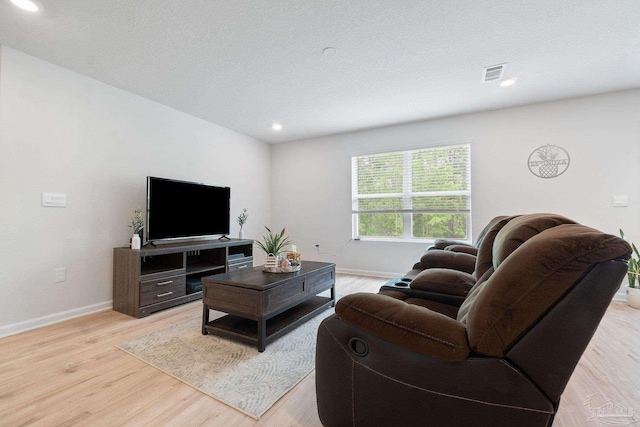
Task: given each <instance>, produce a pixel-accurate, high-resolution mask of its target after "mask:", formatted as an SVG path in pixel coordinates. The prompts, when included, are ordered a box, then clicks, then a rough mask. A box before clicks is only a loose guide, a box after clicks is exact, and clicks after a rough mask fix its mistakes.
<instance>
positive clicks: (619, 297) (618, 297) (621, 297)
mask: <svg viewBox="0 0 640 427" xmlns="http://www.w3.org/2000/svg"><path fill="white" fill-rule="evenodd" d="M613 301H627V292H626V291H620V290H619V291H618V292H616V294H615V295H614V296H613Z"/></svg>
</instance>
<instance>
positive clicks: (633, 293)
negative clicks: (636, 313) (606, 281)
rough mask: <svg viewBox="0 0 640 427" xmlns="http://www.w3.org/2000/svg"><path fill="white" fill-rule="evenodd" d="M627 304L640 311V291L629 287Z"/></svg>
mask: <svg viewBox="0 0 640 427" xmlns="http://www.w3.org/2000/svg"><path fill="white" fill-rule="evenodd" d="M627 302H628V303H629V305H630V306H631V307H633V308H638V309H640V289H639V288H630V287H628V286H627Z"/></svg>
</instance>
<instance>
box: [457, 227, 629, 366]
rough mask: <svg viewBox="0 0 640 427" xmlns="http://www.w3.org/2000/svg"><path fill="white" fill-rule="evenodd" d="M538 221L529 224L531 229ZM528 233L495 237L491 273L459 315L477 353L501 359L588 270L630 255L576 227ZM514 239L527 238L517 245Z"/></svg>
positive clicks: (614, 240)
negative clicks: (493, 265) (492, 269)
mask: <svg viewBox="0 0 640 427" xmlns="http://www.w3.org/2000/svg"><path fill="white" fill-rule="evenodd" d="M556 220H557V221H559V222H562V221H564V220H562V219H558V218H556ZM539 221H540V218H534V219H533V222H534V224H535V223H539ZM552 222H553V221H550V222H548V223H552ZM525 224H526V222H523V223H521V224H518V223H515V224H514V225H513V227H516V228H521V227H523V226H524V225H525ZM510 225H511V223H510ZM527 228H529V227H527ZM531 230H532V231H531V232H530V233H528V234H527V233H526V232H524V231H523V230H520V232H522V233H524V234H520V233H516V231H515V230H510V229H508V228H507V227H505V228H503V230H502V231H501V233H502V232H504V234H501V235H498V236H497V237H496V246H497V247H496V248H495V249H494V256H495V271H494V272H493V274H492V275H491V276H490V277H489V278H488V279H487V280H486V281H484V282H483V283H482V284H481V285H480V286H479V287H477V288H476V289H474V291H473V295H471V294H470V297H471V296H473V299H472V300H471V301H468V304H467V301H465V304H466V308H465V313H464V314H460V313H459V316H458V320H461V321H463V323H466V325H467V333H468V337H469V343H470V345H471V348H472V350H473V351H475V352H477V353H480V354H484V355H487V356H496V357H501V356H503V355H504V353H505V351H506V350H507V349H508V348H509V347H510V346H511V345H512V343H513V342H514V341H515V340H517V339H518V338H519V337H520V336H521V335H522V334H523V333H525V332H526V331H527V330H528V329H529V328H530V327H532V326H533V325H534V324H535V323H536V321H537V320H538V319H539V318H541V317H542V316H543V315H544V314H545V313H546V312H547V311H548V310H549V309H550V308H551V307H552V306H553V305H554V304H555V303H556V302H557V301H559V300H560V299H561V298H562V296H563V295H565V294H566V293H567V292H568V291H569V290H570V289H571V288H572V287H573V286H574V285H575V284H576V282H577V281H578V280H579V279H580V278H581V276H582V275H583V274H585V273H586V272H587V271H588V270H589V269H590V268H591V267H592V266H594V265H595V264H596V263H599V262H604V261H608V260H612V259H620V258H622V259H628V258H629V256H630V254H631V248H630V246H629V244H628V243H626V242H625V241H624V240H622V239H620V238H619V237H616V236H613V235H608V234H604V233H602V232H599V231H597V230H594V229H592V228H589V227H585V226H583V225H579V224H560V225H556V226H554V227H551V228H547V229H544V230H542V231H541V232H539V233H537V234H536V233H534V232H533V230H535V227H533V228H531ZM518 235H519V236H521V237H523V238H525V237H527V236H528V235H531V237H529V238H528V239H527V240H526V241H524V242H523V243H522V242H521V244H520V245H517V244H516V241H517V238H516V236H518ZM514 248H515V249H514ZM467 300H469V298H467Z"/></svg>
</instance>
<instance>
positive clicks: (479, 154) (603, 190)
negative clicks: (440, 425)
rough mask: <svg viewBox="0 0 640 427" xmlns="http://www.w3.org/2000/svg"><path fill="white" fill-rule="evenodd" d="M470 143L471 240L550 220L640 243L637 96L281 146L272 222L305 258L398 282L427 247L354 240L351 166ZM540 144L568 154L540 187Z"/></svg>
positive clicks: (275, 156) (276, 151)
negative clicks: (516, 221) (359, 159)
mask: <svg viewBox="0 0 640 427" xmlns="http://www.w3.org/2000/svg"><path fill="white" fill-rule="evenodd" d="M513 90H517V87H514V88H513ZM505 93H508V92H505ZM467 140H468V141H471V153H472V154H471V155H472V194H473V196H472V197H473V200H472V215H473V218H472V223H473V224H472V225H473V232H474V236H475V235H476V234H477V233H478V232H479V231H480V230H481V229H482V227H483V226H484V225H485V224H486V223H487V222H488V221H489V220H490V219H491V218H493V217H494V216H497V215H505V214H518V213H533V212H553V213H558V214H562V215H565V216H568V217H570V218H572V219H574V220H576V221H578V222H581V223H583V224H585V225H589V226H592V227H595V228H598V229H601V230H603V231H606V232H610V233H613V234H617V233H618V229H619V228H620V227H622V228H623V229H624V230H625V232H626V234H627V237H628V238H629V240H633V241H635V242H637V243H640V186H639V185H638V184H639V183H640V90H631V91H624V92H616V93H609V94H604V95H599V96H590V97H584V98H576V99H570V100H564V101H557V102H549V103H542V104H536V105H530V106H523V107H518V108H510V109H505V110H498V111H491V112H485V113H478V114H470V115H464V116H456V117H450V118H444V119H438V120H430V121H424V122H418V123H413V124H406V125H399V126H391V127H385V128H379V129H372V130H367V131H362V132H355V133H349V134H343V135H337V136H331V137H324V138H316V139H310V140H305V141H298V142H292V143H285V144H278V145H277V146H274V148H273V150H272V171H273V181H272V185H273V197H272V207H273V211H272V218H273V222H274V223H275V224H278V225H279V226H285V225H286V226H287V230H288V231H289V233H290V236H291V237H292V238H293V239H295V240H296V241H297V243H298V246H299V248H300V250H301V251H302V252H303V259H316V260H325V261H331V262H336V263H337V265H338V267H339V268H342V269H344V270H356V271H366V272H372V273H373V272H378V273H383V274H387V275H395V274H402V273H404V272H406V271H407V270H409V269H410V268H411V265H412V264H413V263H414V262H415V261H417V260H418V259H419V256H420V254H421V253H422V252H423V251H424V249H425V245H424V244H423V243H398V242H393V243H389V242H371V241H369V242H366V241H351V240H350V239H351V165H350V157H351V156H352V155H358V154H364V153H370V152H375V151H385V150H389V149H402V148H411V147H426V146H429V145H435V144H443V143H449V142H458V141H467ZM544 144H555V145H559V146H560V147H562V148H564V149H565V150H567V151H568V152H569V154H570V156H571V164H570V166H569V169H568V170H567V171H566V172H565V173H564V174H563V175H560V176H558V177H556V178H553V179H541V178H538V177H536V176H534V175H533V174H532V173H531V172H530V171H529V169H528V168H527V159H528V157H529V155H530V153H531V152H532V151H534V149H536V148H537V147H539V146H541V145H544ZM622 194H626V195H628V196H629V207H627V208H614V207H612V197H613V196H614V195H622ZM315 244H320V253H318V252H317V250H316V249H315V247H314V245H315Z"/></svg>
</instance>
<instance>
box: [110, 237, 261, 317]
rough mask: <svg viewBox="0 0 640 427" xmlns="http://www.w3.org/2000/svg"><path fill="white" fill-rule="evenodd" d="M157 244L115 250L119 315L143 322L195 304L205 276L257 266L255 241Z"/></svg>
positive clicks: (114, 272) (200, 292) (228, 240)
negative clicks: (254, 259)
mask: <svg viewBox="0 0 640 427" xmlns="http://www.w3.org/2000/svg"><path fill="white" fill-rule="evenodd" d="M225 237H226V236H225ZM151 245H153V244H151ZM151 245H148V246H145V247H143V248H142V249H139V250H134V249H130V248H128V247H124V248H122V247H121V248H114V249H113V260H114V262H113V309H114V310H115V311H119V312H120V313H124V314H127V315H129V316H133V317H137V318H140V317H145V316H148V315H150V314H151V313H154V312H156V311H159V310H164V309H165V308H169V307H174V306H176V305H180V304H184V303H187V302H191V301H195V300H197V299H200V298H202V280H201V279H202V278H203V277H206V276H211V275H213V274H218V273H226V272H229V271H233V270H239V269H242V268H247V267H252V266H253V240H249V239H246V240H245V239H243V240H240V239H230V238H228V237H227V238H226V240H220V239H217V240H201V241H193V242H186V243H170V244H164V245H158V246H156V245H153V247H151Z"/></svg>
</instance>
